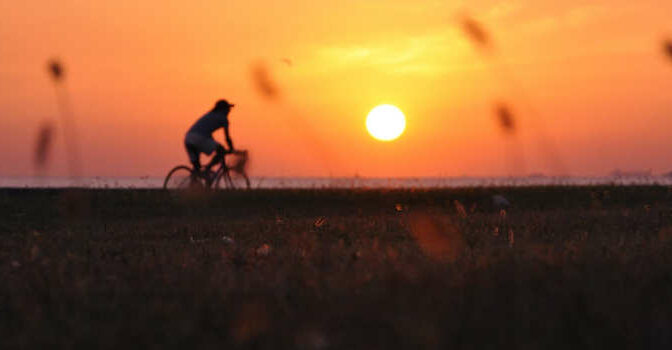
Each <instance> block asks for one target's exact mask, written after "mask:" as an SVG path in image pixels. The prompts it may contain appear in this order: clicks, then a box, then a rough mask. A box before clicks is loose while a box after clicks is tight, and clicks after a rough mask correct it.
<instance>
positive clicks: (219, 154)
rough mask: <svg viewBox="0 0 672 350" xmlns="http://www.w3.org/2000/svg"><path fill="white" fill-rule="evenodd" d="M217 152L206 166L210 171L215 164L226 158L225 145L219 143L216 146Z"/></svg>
mask: <svg viewBox="0 0 672 350" xmlns="http://www.w3.org/2000/svg"><path fill="white" fill-rule="evenodd" d="M215 152H216V153H215V156H214V157H212V160H210V163H208V165H206V166H205V168H206V169H207V170H208V171H210V168H212V167H213V166H215V164H218V163H219V162H221V161H222V159H223V158H224V153H226V150H225V149H224V147H222V145H220V144H219V143H218V144H217V146H216V148H215Z"/></svg>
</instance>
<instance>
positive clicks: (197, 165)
mask: <svg viewBox="0 0 672 350" xmlns="http://www.w3.org/2000/svg"><path fill="white" fill-rule="evenodd" d="M184 147H185V148H186V149H187V154H188V155H189V161H190V162H191V165H192V166H193V167H194V170H195V171H197V172H200V171H201V160H200V156H199V154H200V152H199V151H198V149H197V148H196V146H194V145H192V144H189V143H185V144H184Z"/></svg>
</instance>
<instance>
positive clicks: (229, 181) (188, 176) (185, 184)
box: [163, 151, 250, 190]
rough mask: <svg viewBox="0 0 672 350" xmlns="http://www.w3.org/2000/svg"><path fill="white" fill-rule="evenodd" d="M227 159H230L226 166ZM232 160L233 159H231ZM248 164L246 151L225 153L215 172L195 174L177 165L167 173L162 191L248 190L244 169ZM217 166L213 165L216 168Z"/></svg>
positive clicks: (247, 180) (186, 167) (185, 167)
mask: <svg viewBox="0 0 672 350" xmlns="http://www.w3.org/2000/svg"><path fill="white" fill-rule="evenodd" d="M227 158H229V159H230V161H229V164H231V165H229V164H227V162H226V160H227ZM231 158H233V159H231ZM247 162H248V153H247V151H233V152H227V153H225V154H224V157H222V161H221V162H220V163H219V164H218V165H219V168H218V169H217V170H215V171H210V172H208V173H205V172H200V171H199V172H196V171H194V169H193V168H192V167H190V166H186V165H178V166H176V167H174V168H173V169H172V170H170V171H169V172H168V175H167V176H166V179H165V180H164V181H163V189H164V190H188V189H191V190H198V189H211V188H214V189H222V188H226V189H243V190H246V189H249V188H250V179H249V178H248V177H247V174H246V172H245V168H246V166H247ZM216 166H217V165H215V167H216Z"/></svg>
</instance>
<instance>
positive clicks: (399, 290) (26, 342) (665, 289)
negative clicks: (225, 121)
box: [0, 187, 672, 349]
mask: <svg viewBox="0 0 672 350" xmlns="http://www.w3.org/2000/svg"><path fill="white" fill-rule="evenodd" d="M493 195H496V196H493ZM670 203H672V191H670V190H669V189H668V188H665V187H540V188H518V189H513V188H500V189H486V188H472V189H459V190H429V191H418V190H395V191H382V190H381V191H378V190H375V191H374V190H359V191H357V190H355V191H348V190H305V191H294V190H267V191H247V192H232V193H227V192H215V193H209V194H201V195H193V196H189V195H186V196H175V194H174V193H167V192H163V191H151V190H146V191H142V190H133V191H131V190H108V191H103V190H86V191H84V190H82V191H74V192H73V191H71V190H1V191H0V234H1V235H0V239H1V240H2V245H0V279H1V280H2V281H3V283H0V300H1V301H2V303H1V304H0V305H2V306H1V308H2V309H1V310H2V317H1V318H0V330H2V334H0V337H2V344H3V348H4V349H8V348H18V347H22V348H37V347H47V346H48V347H50V348H53V347H54V346H55V345H58V346H59V347H80V348H83V347H88V348H127V347H133V348H140V347H143V348H145V347H151V348H159V347H161V348H185V347H188V348H231V347H233V346H239V347H244V348H273V349H277V348H291V349H296V348H304V349H324V348H341V349H343V348H366V349H371V348H436V349H439V348H440V349H446V348H470V349H472V348H491V347H492V348H494V347H502V348H517V349H520V348H531V349H542V348H543V349H549V348H557V349H568V348H572V349H574V348H590V349H596V348H631V349H634V348H666V347H667V346H669V344H670V342H671V341H672V332H670V325H671V324H672V302H671V301H670V298H669V296H670V295H672V278H670V276H672V207H671V204H670Z"/></svg>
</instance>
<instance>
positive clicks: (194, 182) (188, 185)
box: [163, 165, 205, 190]
mask: <svg viewBox="0 0 672 350" xmlns="http://www.w3.org/2000/svg"><path fill="white" fill-rule="evenodd" d="M201 188H205V182H204V181H203V179H202V178H201V177H200V176H194V175H193V174H192V172H191V168H190V167H188V166H184V165H180V166H176V167H175V168H173V170H171V171H170V172H169V173H168V176H166V179H165V180H164V181H163V189H164V190H189V189H201Z"/></svg>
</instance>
